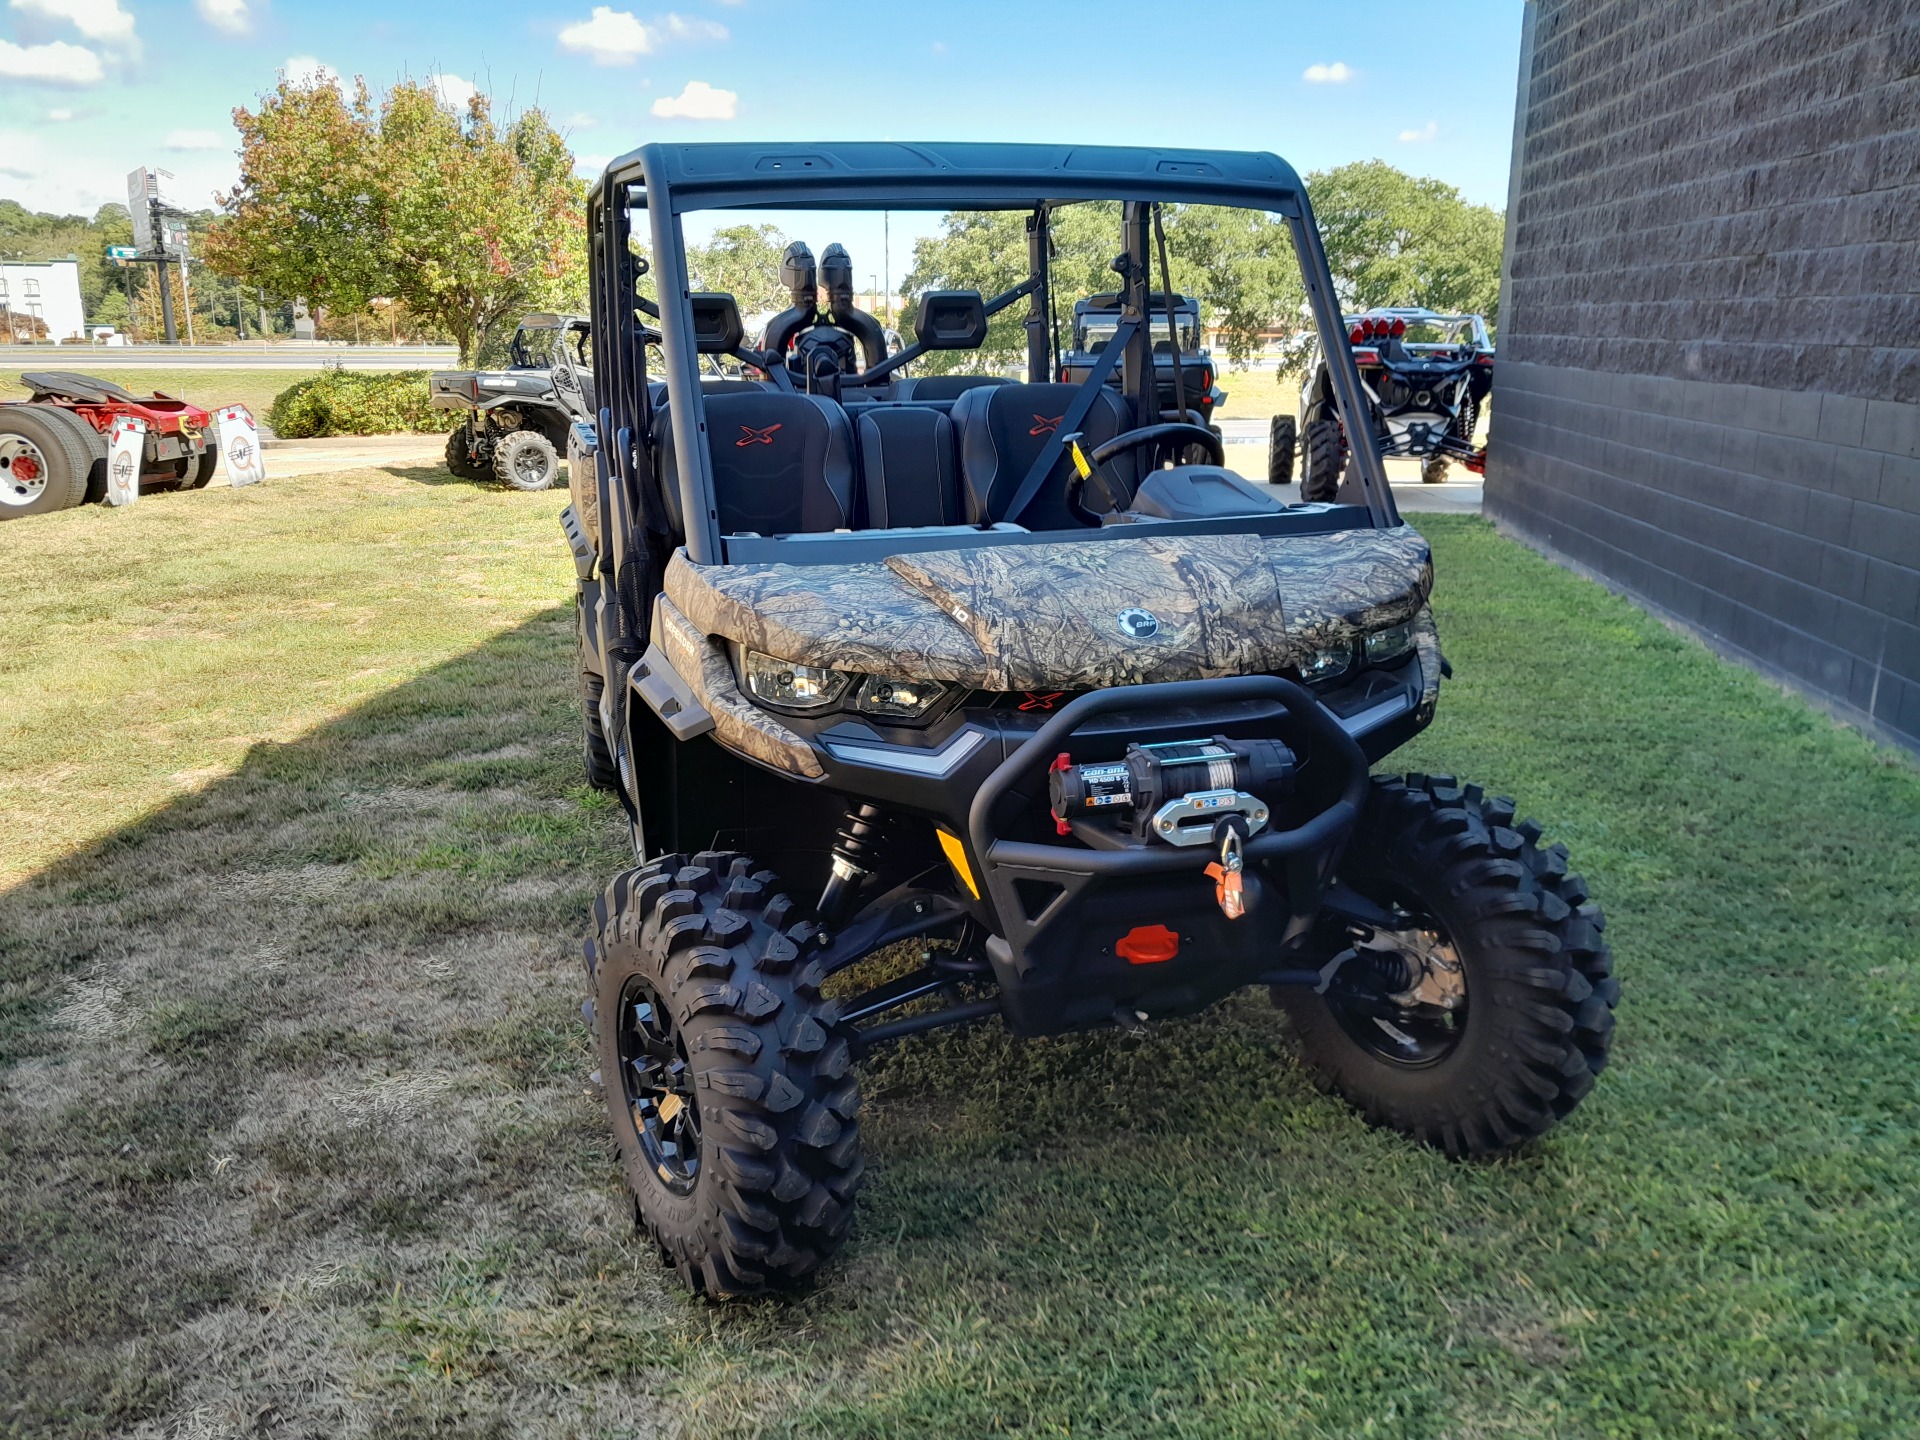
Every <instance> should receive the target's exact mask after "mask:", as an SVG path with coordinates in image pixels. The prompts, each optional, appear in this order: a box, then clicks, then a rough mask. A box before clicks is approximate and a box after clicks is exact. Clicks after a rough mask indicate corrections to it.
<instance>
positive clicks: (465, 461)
mask: <svg viewBox="0 0 1920 1440" xmlns="http://www.w3.org/2000/svg"><path fill="white" fill-rule="evenodd" d="M469 429H470V427H469V426H467V425H464V424H463V425H460V426H458V427H456V428H455V429H454V431H453V432H452V433H451V434H450V435H448V436H447V470H448V472H449V473H450V474H452V475H453V476H454V477H455V478H456V479H460V480H491V479H492V478H493V472H492V471H491V470H486V469H482V468H481V467H480V466H478V465H476V464H474V463H473V459H472V456H471V455H470V454H469V453H468V449H467V447H468V445H469V443H470V440H469V434H468V432H469Z"/></svg>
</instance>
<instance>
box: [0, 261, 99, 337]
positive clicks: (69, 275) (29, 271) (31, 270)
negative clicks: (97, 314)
mask: <svg viewBox="0 0 1920 1440" xmlns="http://www.w3.org/2000/svg"><path fill="white" fill-rule="evenodd" d="M86 336H87V313H86V309H85V307H84V306H82V305H81V303H80V262H79V261H78V260H0V344H8V343H15V344H17V343H20V342H23V341H29V340H55V341H60V342H62V343H64V342H66V341H69V340H85V339H86Z"/></svg>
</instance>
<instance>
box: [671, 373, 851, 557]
mask: <svg viewBox="0 0 1920 1440" xmlns="http://www.w3.org/2000/svg"><path fill="white" fill-rule="evenodd" d="M705 403H706V411H707V448H708V450H709V452H710V453H711V454H712V456H713V496H714V502H715V506H716V508H717V509H718V510H719V512H720V533H721V534H723V535H739V534H745V533H748V532H752V533H754V534H757V535H792V534H800V533H804V532H809V531H821V530H837V529H839V528H840V527H841V526H844V525H847V524H850V523H851V517H852V514H853V496H854V463H853V432H852V428H851V427H850V426H849V425H848V423H847V412H846V411H844V410H842V409H841V408H840V407H839V406H838V405H836V404H834V403H833V402H832V401H830V400H824V399H821V398H820V397H819V396H817V395H792V394H783V393H781V392H778V391H773V390H760V389H755V390H752V391H743V392H738V393H733V394H721V395H708V396H706V401H705ZM659 415H660V418H659V422H658V425H657V432H656V433H658V434H659V436H660V437H661V440H662V442H663V443H662V444H661V445H660V447H659V452H658V453H659V454H660V456H661V462H662V463H661V472H662V473H661V481H662V488H663V490H664V491H665V493H666V496H667V510H668V514H669V515H670V516H672V518H673V521H674V525H675V527H676V528H680V495H679V486H678V482H677V479H676V476H677V475H678V471H677V469H676V468H675V466H676V464H677V460H676V456H675V453H674V448H673V426H672V424H671V422H670V421H669V420H668V418H667V411H666V407H664V406H663V407H661V410H660V412H659Z"/></svg>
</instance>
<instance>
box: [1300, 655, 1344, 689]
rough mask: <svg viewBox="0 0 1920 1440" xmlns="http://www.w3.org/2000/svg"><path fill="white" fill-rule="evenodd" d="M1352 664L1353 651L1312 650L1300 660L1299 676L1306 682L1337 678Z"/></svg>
mask: <svg viewBox="0 0 1920 1440" xmlns="http://www.w3.org/2000/svg"><path fill="white" fill-rule="evenodd" d="M1352 664H1353V651H1351V650H1348V649H1340V650H1313V651H1309V652H1308V654H1307V657H1306V658H1305V659H1304V660H1302V661H1301V662H1300V678H1301V679H1302V680H1305V681H1306V682H1307V683H1308V684H1312V683H1313V682H1314V681H1316V680H1337V679H1339V678H1340V677H1341V676H1342V675H1344V674H1346V673H1347V669H1348V667H1349V666H1351V665H1352Z"/></svg>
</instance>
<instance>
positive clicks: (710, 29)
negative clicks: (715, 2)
mask: <svg viewBox="0 0 1920 1440" xmlns="http://www.w3.org/2000/svg"><path fill="white" fill-rule="evenodd" d="M666 27H667V33H668V34H669V35H671V36H672V37H673V38H674V39H676V40H725V39H726V38H727V27H726V26H724V25H722V24H719V23H718V22H716V21H713V20H689V19H687V17H686V16H684V15H669V16H667V19H666Z"/></svg>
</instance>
